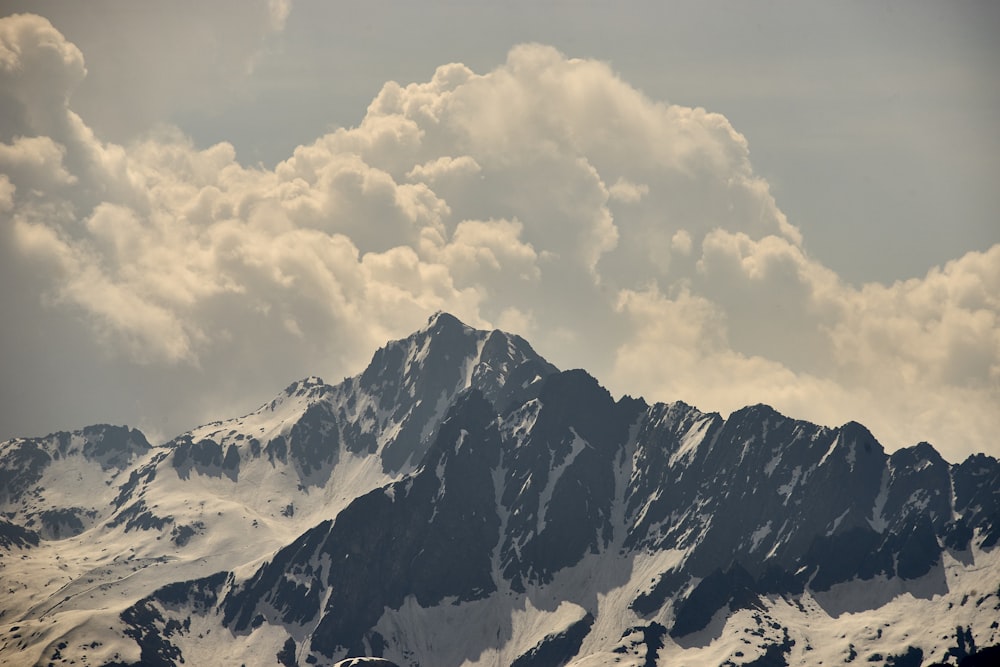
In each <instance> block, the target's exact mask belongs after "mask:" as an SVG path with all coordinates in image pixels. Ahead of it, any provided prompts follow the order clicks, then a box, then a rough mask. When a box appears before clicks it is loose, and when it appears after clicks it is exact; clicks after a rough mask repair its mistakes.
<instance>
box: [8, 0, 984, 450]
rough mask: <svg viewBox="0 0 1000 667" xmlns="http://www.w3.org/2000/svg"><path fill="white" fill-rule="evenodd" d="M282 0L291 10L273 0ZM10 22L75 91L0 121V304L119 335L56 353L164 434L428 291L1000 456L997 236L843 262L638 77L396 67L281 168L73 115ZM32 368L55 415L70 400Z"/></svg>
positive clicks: (309, 360) (332, 349)
mask: <svg viewBox="0 0 1000 667" xmlns="http://www.w3.org/2000/svg"><path fill="white" fill-rule="evenodd" d="M271 9H272V11H271V14H270V17H271V19H272V20H274V21H277V23H275V24H274V25H280V22H281V21H283V20H284V18H285V17H287V5H284V4H281V3H271ZM0 36H2V37H0V39H2V40H4V41H3V42H2V44H3V49H4V51H2V52H0V53H3V54H14V55H4V58H6V60H3V61H2V62H4V63H6V62H8V61H10V62H14V60H12V59H15V60H16V63H15V64H16V67H15V66H14V65H11V66H10V67H8V68H7V69H5V70H4V72H8V70H9V72H8V74H9V73H14V74H9V76H15V74H16V77H20V78H19V79H17V81H22V80H23V81H28V80H31V81H34V82H38V81H43V80H47V81H49V83H48V84H45V85H42V86H41V87H40V88H38V89H37V90H35V89H33V88H30V87H27V84H25V86H26V87H25V89H24V90H25V91H27V92H18V93H17V95H19V96H20V97H18V99H23V100H25V101H24V104H25V108H29V106H30V105H32V104H39V103H40V102H38V100H42V99H45V100H48V101H49V102H51V101H52V100H57V101H59V105H57V106H56V107H54V108H48V110H47V112H46V113H48V116H47V117H46V118H44V119H43V121H44V122H42V121H37V122H36V121H32V122H28V121H27V120H26V118H27V116H25V118H22V121H24V122H22V124H21V125H20V126H19V130H18V134H17V135H16V136H15V135H9V136H5V137H4V140H3V142H2V143H0V166H2V168H3V177H2V178H0V209H2V210H5V211H6V212H5V214H4V216H5V219H7V220H9V222H5V223H4V227H3V228H2V230H0V231H2V235H0V252H2V253H3V256H4V257H8V258H10V259H11V261H10V262H6V263H4V264H3V268H2V269H0V271H3V275H2V276H0V278H3V283H5V284H7V285H14V284H17V285H21V286H23V287H21V288H20V291H17V292H15V291H13V290H12V289H8V290H7V291H5V292H2V294H4V299H5V301H7V303H5V309H6V311H7V312H11V313H13V314H14V315H15V316H17V315H18V314H20V315H21V316H22V317H23V318H24V319H25V320H27V321H34V320H39V321H40V320H41V319H42V318H45V317H50V316H52V314H54V313H55V314H59V317H60V318H61V319H60V322H61V325H60V326H62V327H64V328H65V332H66V333H65V335H66V336H70V335H72V336H74V337H75V339H77V340H84V341H88V344H89V342H92V343H93V344H94V345H95V346H97V347H98V348H99V349H101V350H102V354H103V356H102V357H101V359H99V360H98V361H99V363H98V362H95V361H93V360H92V359H91V358H89V357H88V358H87V359H86V361H79V362H76V363H79V364H80V365H79V368H77V369H73V368H67V369H66V372H67V373H70V374H73V373H84V372H100V371H101V370H102V369H103V371H104V372H106V373H108V374H110V375H114V376H115V377H119V376H120V377H123V378H127V381H124V382H127V384H128V386H130V387H132V389H133V391H132V392H131V393H132V394H134V395H135V396H137V397H138V398H136V399H134V400H136V401H139V405H138V406H131V407H129V408H128V410H131V411H137V412H139V414H141V415H143V417H144V418H145V419H147V420H153V422H154V424H153V425H154V427H155V428H157V429H159V430H160V431H162V432H164V433H165V434H167V435H172V434H173V432H174V431H175V430H179V429H180V428H182V427H189V426H191V425H192V424H193V423H194V422H196V421H197V420H198V419H204V418H207V417H215V418H217V417H219V416H221V415H224V414H226V413H225V412H224V410H226V409H229V408H230V407H231V406H233V405H241V406H242V408H240V409H248V408H250V407H252V403H250V404H249V405H248V404H247V402H251V401H257V400H263V399H265V398H266V397H267V396H269V395H270V394H272V393H273V392H274V391H275V390H276V388H280V387H281V386H283V383H285V382H287V381H289V380H290V379H294V378H295V377H298V376H303V375H306V374H309V373H321V374H325V375H327V376H328V379H329V378H330V377H332V378H333V379H336V378H337V377H338V376H340V375H346V374H348V373H353V372H357V371H358V370H359V369H360V368H361V367H362V365H363V364H364V362H365V361H366V360H367V358H368V357H369V356H370V354H371V352H372V350H373V349H374V348H375V347H377V346H378V345H380V344H381V343H383V342H384V341H385V340H386V339H388V338H392V337H398V336H402V335H405V334H407V333H409V332H410V331H412V330H413V329H415V328H416V327H418V326H420V325H421V324H422V322H423V321H424V320H425V319H426V317H427V315H428V314H429V313H431V312H433V311H435V310H439V309H442V310H449V311H452V312H454V313H455V314H456V315H458V316H459V317H461V318H463V319H464V320H465V321H467V322H468V323H470V324H473V325H477V326H494V325H499V326H503V327H507V328H510V329H514V330H516V331H518V332H519V333H522V334H524V335H527V336H530V337H531V339H532V341H533V342H534V343H535V344H536V346H537V347H538V348H539V350H540V351H541V352H542V353H543V354H546V355H547V356H549V357H550V358H551V359H552V360H553V361H554V362H555V363H557V364H559V365H561V366H563V367H574V366H582V367H586V368H588V369H590V370H592V372H594V373H595V374H596V375H597V376H598V377H600V378H601V379H602V380H604V381H606V382H608V383H609V384H610V385H611V387H612V388H613V389H614V390H616V391H618V392H629V393H632V394H636V393H643V394H645V395H646V396H647V397H649V398H651V399H667V400H673V399H683V400H687V401H689V402H695V403H697V404H699V405H700V407H702V408H704V409H719V410H724V411H728V410H732V409H735V408H737V407H740V406H741V405H743V404H746V403H754V402H769V403H772V404H774V405H776V407H778V408H779V409H782V410H785V411H786V412H787V413H789V414H791V415H793V416H798V417H803V418H808V419H814V420H818V421H821V422H826V423H839V422H843V421H847V420H849V419H859V420H861V421H865V422H866V423H868V424H869V425H870V426H872V427H873V428H874V429H875V431H876V434H877V435H880V436H881V437H883V439H884V440H885V441H886V443H887V444H888V445H889V446H891V447H894V446H899V445H902V444H909V443H910V442H912V441H915V440H917V439H924V438H928V439H932V440H935V441H936V444H938V445H939V446H941V448H942V449H943V450H944V451H945V452H947V453H949V454H950V455H951V456H952V458H956V457H958V456H960V455H963V454H965V453H968V452H970V451H973V450H987V451H993V452H996V451H997V446H996V443H995V442H994V441H993V440H991V436H990V434H991V433H994V432H996V430H997V427H1000V423H998V420H1000V417H998V416H997V414H996V413H997V411H996V410H995V407H996V405H997V404H998V400H997V399H998V395H997V392H998V389H997V387H998V384H1000V343H998V337H997V336H998V335H997V331H998V329H1000V328H998V327H997V314H998V312H1000V304H998V302H997V297H996V295H997V294H1000V279H998V275H1000V269H998V267H1000V246H998V247H995V248H993V249H990V250H989V251H987V252H984V253H970V254H969V255H967V256H965V257H963V258H961V259H959V260H956V261H955V262H953V263H951V264H949V265H947V266H945V267H942V268H940V269H934V270H932V271H931V272H930V273H928V275H927V276H926V277H925V278H923V279H920V280H913V281H908V282H906V283H898V284H895V285H888V286H887V285H865V286H862V287H861V288H854V287H852V286H850V285H847V284H846V283H844V282H843V281H841V280H840V279H839V277H838V276H837V275H836V274H835V273H834V272H833V271H831V270H829V269H828V268H826V267H824V266H822V265H821V264H820V263H819V262H817V261H816V260H815V259H813V258H812V257H811V256H810V255H809V252H808V249H807V248H808V246H807V243H806V240H804V239H803V238H802V236H801V234H800V232H799V230H798V229H797V228H796V227H794V226H793V225H792V224H790V222H789V221H788V220H787V219H786V217H785V216H784V214H783V213H782V212H781V210H780V209H779V208H778V206H777V203H776V202H775V200H774V198H773V197H772V196H771V194H770V191H769V188H768V185H767V183H766V181H764V180H763V179H761V178H760V177H759V176H757V175H756V174H755V173H754V171H753V169H752V166H751V164H750V161H749V151H748V147H747V142H746V139H745V138H744V137H743V136H742V135H740V134H739V133H738V132H736V131H735V130H734V129H733V127H732V126H731V125H730V123H729V121H728V120H727V119H726V118H725V117H723V116H721V115H719V114H715V113H710V112H707V111H705V110H704V109H698V108H689V107H683V106H678V105H668V104H665V103H661V102H655V101H652V100H649V99H648V98H646V97H645V96H644V95H642V94H641V93H640V92H638V91H637V90H635V89H634V88H632V87H631V86H629V85H628V84H627V83H625V82H624V81H622V80H621V79H620V77H618V76H617V75H616V73H615V72H614V71H613V70H612V69H611V68H610V67H609V66H608V65H607V64H605V63H601V62H597V61H592V60H580V59H572V58H567V57H565V56H564V55H563V54H561V53H559V52H558V51H556V50H554V49H552V48H550V47H546V46H541V45H523V46H518V47H515V48H514V49H512V50H511V52H510V53H509V55H508V58H507V60H506V62H504V63H503V64H501V65H500V66H498V67H497V68H495V69H494V70H492V71H490V72H486V73H483V74H477V73H475V72H473V71H471V70H470V69H469V68H467V67H465V66H464V65H461V64H450V65H444V66H442V67H439V68H438V69H437V71H436V72H435V73H434V75H433V77H431V79H430V80H429V81H427V82H423V83H412V84H409V85H405V86H403V85H399V84H398V83H395V82H388V83H386V84H385V85H384V86H383V88H382V90H381V91H380V92H379V93H378V95H377V96H376V97H375V99H374V100H373V101H372V103H371V105H370V106H369V107H368V111H367V114H366V115H365V117H364V118H363V119H362V121H361V122H360V123H359V124H358V125H357V126H356V127H349V128H339V129H336V130H334V131H332V132H330V133H329V134H326V135H324V136H321V137H318V138H316V139H315V141H313V142H311V143H309V144H306V145H302V146H299V147H298V148H297V149H296V150H295V151H294V152H293V154H292V155H290V156H289V157H288V159H287V160H285V161H283V162H281V163H279V164H278V165H277V166H276V167H275V168H274V169H267V168H264V167H261V166H256V167H253V166H247V165H244V164H242V163H240V162H239V161H238V160H237V157H236V151H235V150H234V148H233V147H232V146H231V145H229V144H226V143H220V144H217V145H215V146H211V147H208V148H204V149H199V148H196V147H195V146H194V145H193V144H192V142H191V140H190V139H189V138H188V137H186V136H184V134H183V133H181V132H180V131H179V130H177V129H171V128H168V127H159V128H157V129H155V130H154V131H150V132H149V133H148V134H147V135H146V137H145V138H144V139H143V140H142V141H138V142H134V143H131V144H129V145H128V146H123V145H119V144H116V143H114V142H111V141H107V140H103V139H102V138H100V137H99V136H98V134H96V133H95V132H94V131H93V130H91V128H90V127H89V126H88V125H87V124H86V123H85V121H84V120H83V119H82V118H81V117H80V116H79V115H78V114H76V113H75V111H74V110H73V109H72V105H71V101H72V100H71V97H70V93H71V92H72V89H73V87H74V86H76V85H78V84H79V81H80V78H81V77H82V76H83V75H84V73H85V72H86V69H85V67H84V64H83V60H82V56H80V54H79V50H77V49H75V47H73V45H72V44H69V43H68V42H67V41H66V40H65V39H64V38H63V37H62V35H60V34H59V33H58V32H57V31H55V30H54V29H53V28H52V26H51V25H49V24H48V23H47V22H46V21H44V19H39V18H38V17H31V16H14V17H8V18H5V19H0ZM39 45H44V46H39ZM31 54H35V55H31ZM39 54H41V55H39ZM29 56H30V57H29ZM8 74H4V76H8ZM43 75H44V76H43ZM46 77H48V78H47V79H46ZM12 81H13V79H12ZM17 81H15V82H14V83H13V84H11V85H12V86H14V88H13V89H16V88H17V85H20V84H18V83H17ZM32 85H33V86H36V87H37V86H38V85H41V84H32ZM46 86H48V87H49V88H51V90H49V89H48V88H46ZM29 89H30V90H29ZM29 93H30V94H29ZM31 108H34V107H31ZM28 115H30V114H28ZM38 304H45V305H44V307H42V306H39V305H38ZM40 308H41V310H40ZM25 341H26V342H23V343H22V345H23V346H24V351H23V352H24V354H23V359H24V360H29V361H30V360H34V362H31V363H41V359H42V358H43V357H44V355H45V354H46V349H45V348H44V347H43V343H42V342H39V343H37V344H36V343H33V342H32V341H30V340H28V339H25ZM34 345H37V347H33V346H34ZM29 361H19V362H18V363H22V364H29ZM11 363H13V362H11ZM88 364H89V365H88ZM95 364H96V365H95ZM18 368H20V366H19V367H18ZM95 369H97V370H96V371H95ZM3 375H4V377H5V378H7V377H8V376H10V377H13V376H12V375H9V374H8V373H4V374H3ZM20 377H21V378H22V383H24V382H26V383H28V385H29V389H28V390H27V391H28V394H29V395H31V392H32V391H34V392H35V393H34V395H41V394H42V393H43V383H42V382H41V380H35V379H34V378H31V377H29V378H28V379H27V380H24V379H23V377H24V376H23V374H22V375H21V376H20ZM6 381H7V380H6V379H5V382H6ZM33 383H34V384H33ZM154 385H155V388H150V387H154ZM44 390H46V391H48V392H49V393H48V394H47V396H48V399H47V400H48V401H49V402H50V403H51V402H55V405H54V406H52V407H50V408H48V409H47V413H48V414H50V415H51V414H52V411H53V409H58V408H61V407H65V406H66V405H67V404H68V403H69V402H70V398H69V397H68V395H62V394H60V393H59V391H55V392H53V391H51V385H50V384H46V385H45V387H44ZM5 391H13V388H12V387H10V386H8V387H5ZM18 391H19V392H21V393H24V392H25V391H26V389H25V386H24V385H23V384H22V385H21V386H19V388H18ZM60 396H61V398H60ZM59 401H62V402H61V403H60V402H59ZM123 409H124V408H123ZM233 409H236V408H233ZM157 412H159V413H162V414H163V415H166V416H164V417H163V418H162V420H161V421H156V417H151V416H150V415H153V414H156V413H157ZM95 419H96V418H95Z"/></svg>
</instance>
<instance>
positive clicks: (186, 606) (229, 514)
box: [0, 314, 1000, 667]
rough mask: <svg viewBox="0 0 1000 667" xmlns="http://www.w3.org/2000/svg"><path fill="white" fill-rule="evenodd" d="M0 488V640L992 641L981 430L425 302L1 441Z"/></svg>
mask: <svg viewBox="0 0 1000 667" xmlns="http://www.w3.org/2000/svg"><path fill="white" fill-rule="evenodd" d="M0 512H2V518H0V590H2V591H4V604H3V605H0V607H2V609H0V664H43V665H45V664H50V663H51V664H69V663H70V661H74V660H75V661H76V664H91V665H135V664H142V665H177V664H181V663H182V662H183V663H184V664H196V665H198V664H247V665H258V664H261V665H263V664H283V665H334V664H341V663H340V661H345V662H343V663H342V664H345V665H346V664H357V665H379V664H382V665H386V664H396V665H399V666H403V665H424V666H428V665H441V666H446V667H447V666H454V667H458V666H459V665H470V666H471V665H497V664H499V665H516V666H517V667H526V666H529V665H564V664H572V665H577V666H581V667H582V666H590V665H606V664H619V665H675V664H689V665H722V664H756V665H781V664H803V665H813V664H826V665H829V664H845V663H849V662H866V663H879V664H895V665H921V664H932V663H936V662H945V663H950V664H958V662H959V660H961V659H962V658H966V656H979V657H978V658H976V657H973V658H971V659H972V660H976V659H980V660H987V659H989V656H990V652H991V651H993V650H994V649H991V648H989V647H993V646H995V645H997V644H1000V623H998V619H1000V549H998V548H997V542H998V541H1000V462H998V461H997V460H996V459H994V458H991V457H988V456H984V455H977V456H973V457H970V458H969V459H967V460H966V461H964V462H962V463H960V464H957V465H952V464H949V463H948V462H946V461H944V460H943V459H942V458H941V457H940V456H939V455H938V453H937V452H936V451H935V450H934V448H933V447H932V446H930V445H929V444H926V443H921V444H918V445H915V446H913V447H910V448H905V449H902V450H899V451H897V452H895V453H893V454H892V455H887V454H886V453H885V451H884V450H883V448H882V447H881V445H879V443H878V442H877V441H876V440H875V438H874V437H872V435H871V433H869V432H868V431H867V430H866V429H865V428H864V427H863V426H861V425H860V424H856V423H849V424H845V425H843V426H841V427H839V428H827V427H822V426H817V425H814V424H810V423H807V422H802V421H797V420H794V419H790V418H788V417H785V416H783V415H780V414H778V413H777V412H775V411H774V410H772V409H771V408H769V407H767V406H763V405H757V406H752V407H748V408H744V409H742V410H739V411H737V412H735V413H733V414H732V415H730V416H729V418H727V419H723V418H722V417H721V416H720V415H718V414H714V413H702V412H700V411H699V410H697V409H696V408H693V407H691V406H688V405H686V404H684V403H680V402H678V403H672V404H655V405H648V404H647V403H645V402H644V401H643V400H641V399H633V398H630V397H623V398H621V399H618V400H615V399H614V398H613V397H612V396H611V395H610V394H609V393H608V392H607V391H606V390H605V389H604V388H603V387H601V386H600V384H599V383H598V382H597V380H595V379H594V378H592V377H591V376H589V375H588V374H587V373H586V372H584V371H580V370H573V371H566V372H560V371H558V370H557V369H556V368H554V367H553V366H552V365H551V364H549V363H548V362H546V361H545V360H544V359H542V358H541V357H539V356H538V355H537V354H536V353H535V352H534V351H533V350H532V348H531V347H530V345H528V343H527V342H525V341H524V340H523V339H521V338H519V337H517V336H512V335H509V334H505V333H502V332H499V331H493V332H486V331H476V330H473V329H471V328H469V327H466V326H465V325H464V324H462V323H461V322H459V321H458V320H456V319H455V318H454V317H452V316H450V315H447V314H437V315H435V316H434V317H432V318H431V320H430V321H429V322H428V325H427V327H425V328H424V329H422V330H421V331H418V332H416V333H414V334H413V335H411V336H410V337H408V338H406V339H403V340H400V341H394V342H390V343H389V344H388V345H386V346H385V347H384V348H382V349H380V350H378V351H377V352H376V353H375V355H374V357H373V359H372V362H371V364H370V365H369V366H368V368H367V369H366V370H365V371H364V372H363V373H362V374H360V375H358V376H356V377H353V378H348V379H345V380H344V381H343V382H341V383H340V384H338V385H328V384H325V383H324V382H323V381H322V380H320V379H318V378H308V379H306V380H302V381H300V382H297V383H294V384H293V385H291V386H290V387H288V388H287V389H286V390H285V391H284V392H283V393H282V394H280V395H279V396H278V397H277V398H275V399H274V400H273V401H271V402H270V403H268V404H267V405H264V406H262V407H261V408H260V409H258V410H257V411H255V412H254V413H252V414H250V415H246V416H244V417H241V418H237V419H231V420H228V421H222V422H214V423H212V424H207V425H205V426H202V427H199V428H197V429H195V430H193V431H191V432H189V433H185V434H183V435H181V436H178V437H177V438H174V439H173V440H171V441H170V442H168V443H166V444H164V445H160V446H150V444H149V443H148V442H147V441H146V439H145V438H144V437H143V436H142V435H141V434H140V433H138V432H137V431H134V430H129V429H126V428H120V427H108V426H102V427H91V428H88V429H85V430H84V431H82V432H80V433H73V434H55V435H52V436H48V437H46V438H38V439H17V440H12V441H9V442H6V443H3V444H2V445H0ZM366 656H367V657H368V658H369V659H368V660H359V659H360V658H363V657H366ZM375 658H382V660H376V659H375ZM967 661H968V658H967Z"/></svg>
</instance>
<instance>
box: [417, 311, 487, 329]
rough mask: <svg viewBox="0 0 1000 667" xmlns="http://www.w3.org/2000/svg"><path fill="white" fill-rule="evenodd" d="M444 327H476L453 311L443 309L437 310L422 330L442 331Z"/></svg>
mask: <svg viewBox="0 0 1000 667" xmlns="http://www.w3.org/2000/svg"><path fill="white" fill-rule="evenodd" d="M443 329H457V330H466V331H474V329H473V328H472V327H470V326H469V325H468V324H466V323H465V322H463V321H462V320H460V319H458V318H457V317H455V316H454V315H452V314H451V313H447V312H445V311H443V310H439V311H436V312H435V313H434V314H433V315H431V316H430V317H428V318H427V326H425V327H424V328H423V329H422V331H440V330H443ZM418 333H419V332H418Z"/></svg>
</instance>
